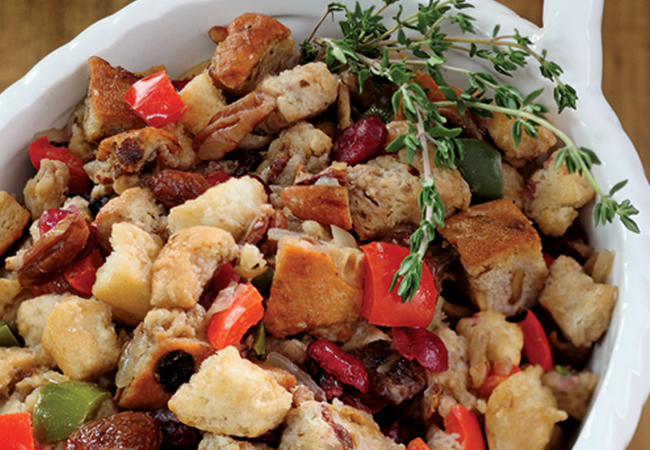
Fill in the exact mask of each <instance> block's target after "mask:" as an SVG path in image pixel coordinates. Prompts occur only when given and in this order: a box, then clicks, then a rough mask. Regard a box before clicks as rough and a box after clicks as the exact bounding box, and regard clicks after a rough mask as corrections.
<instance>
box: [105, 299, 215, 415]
mask: <svg viewBox="0 0 650 450" xmlns="http://www.w3.org/2000/svg"><path fill="white" fill-rule="evenodd" d="M205 319H206V315H205V310H204V309H203V308H202V307H201V306H199V305H197V306H196V307H194V308H192V309H190V310H188V311H182V310H179V309H174V310H167V309H158V308H155V309H152V310H151V311H149V313H147V315H146V317H145V319H144V321H143V322H142V323H141V324H140V325H138V327H137V328H136V329H135V331H134V333H133V339H132V340H131V341H130V342H129V343H128V345H127V346H126V347H125V349H124V351H123V352H122V355H121V357H120V362H119V370H118V372H117V375H116V376H115V385H116V386H117V388H118V390H117V393H116V395H115V401H116V402H117V404H118V406H119V407H120V408H123V409H143V410H156V409H159V408H163V407H165V406H166V405H167V402H168V401H169V399H170V398H171V396H172V394H173V393H174V392H175V391H176V389H178V387H179V386H180V385H181V384H182V383H185V382H187V381H188V380H189V378H190V376H191V375H192V374H193V373H194V372H195V371H196V370H198V368H199V366H200V364H201V362H203V360H205V358H207V357H208V356H210V355H211V354H212V353H213V352H214V348H213V347H212V346H211V345H210V344H209V343H208V342H207V339H206V331H205Z"/></svg>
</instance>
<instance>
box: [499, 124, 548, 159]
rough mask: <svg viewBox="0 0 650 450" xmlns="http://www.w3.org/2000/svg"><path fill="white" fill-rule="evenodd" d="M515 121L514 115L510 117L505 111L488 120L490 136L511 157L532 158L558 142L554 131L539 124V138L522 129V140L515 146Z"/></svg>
mask: <svg viewBox="0 0 650 450" xmlns="http://www.w3.org/2000/svg"><path fill="white" fill-rule="evenodd" d="M514 121H515V118H514V117H508V116H506V115H505V114H503V113H494V114H493V115H492V117H491V118H490V119H489V120H488V132H489V133H490V137H492V139H493V140H494V143H495V144H496V145H497V147H499V148H500V149H501V150H503V152H504V153H505V154H506V156H507V157H508V158H510V159H515V160H516V159H520V160H531V159H533V158H535V157H537V156H539V155H541V154H542V153H546V152H547V151H548V150H549V149H550V148H551V147H553V146H554V145H555V143H556V142H557V138H556V137H555V135H554V134H553V132H552V131H550V130H549V129H547V128H544V127H542V126H538V127H537V135H538V138H534V137H532V136H529V135H528V134H527V133H526V132H525V131H524V130H522V132H521V142H520V143H519V145H518V146H515V142H514V139H513V138H512V124H513V123H514Z"/></svg>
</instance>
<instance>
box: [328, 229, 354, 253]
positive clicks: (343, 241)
mask: <svg viewBox="0 0 650 450" xmlns="http://www.w3.org/2000/svg"><path fill="white" fill-rule="evenodd" d="M330 227H332V242H333V243H334V244H336V245H338V246H341V247H352V248H357V247H358V246H357V240H356V239H355V238H354V236H352V235H351V234H350V233H348V232H347V231H345V230H344V229H343V228H341V227H337V226H336V225H330Z"/></svg>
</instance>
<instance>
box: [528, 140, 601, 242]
mask: <svg viewBox="0 0 650 450" xmlns="http://www.w3.org/2000/svg"><path fill="white" fill-rule="evenodd" d="M556 156H557V153H553V155H551V157H550V158H549V159H548V160H547V161H546V162H545V163H544V167H543V168H541V169H539V170H537V171H536V172H535V173H534V174H533V175H532V176H531V177H530V179H529V180H528V187H527V195H525V196H524V210H525V211H526V215H527V216H528V217H530V218H531V219H533V220H534V221H535V223H536V224H537V225H538V226H539V229H540V230H541V231H542V233H544V234H548V235H549V236H562V235H563V234H564V233H565V232H566V230H567V229H568V228H569V227H570V226H571V224H572V223H573V221H574V220H575V218H576V217H578V211H577V210H578V208H580V207H582V206H584V205H585V204H586V203H587V202H588V201H590V200H591V199H592V198H594V195H596V192H595V191H594V188H593V187H592V186H591V184H589V180H587V177H585V176H584V175H580V174H579V173H578V172H574V173H569V171H568V169H567V167H566V164H563V165H562V166H560V168H558V169H556V168H555V158H556Z"/></svg>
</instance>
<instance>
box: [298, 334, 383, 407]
mask: <svg viewBox="0 0 650 450" xmlns="http://www.w3.org/2000/svg"><path fill="white" fill-rule="evenodd" d="M307 355H309V357H310V358H311V359H313V360H314V361H316V362H317V363H318V365H319V366H321V367H322V368H323V370H325V371H326V372H327V373H331V374H332V375H334V376H336V377H338V379H339V380H341V381H342V382H344V383H345V384H349V385H350V386H354V387H355V388H357V389H358V390H359V391H361V392H362V393H364V394H366V393H367V392H368V389H370V375H368V369H366V366H364V365H363V362H361V360H360V359H359V358H357V357H356V356H352V355H351V354H349V353H347V352H346V351H344V350H343V349H341V347H339V346H338V345H336V344H335V343H333V342H330V341H328V340H327V339H319V340H317V341H314V342H312V343H311V344H309V346H308V347H307Z"/></svg>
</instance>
